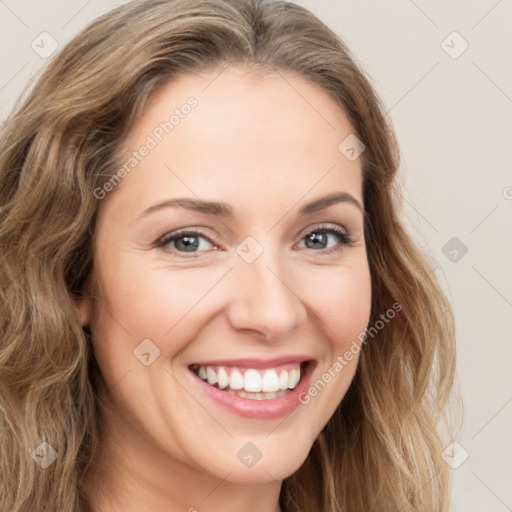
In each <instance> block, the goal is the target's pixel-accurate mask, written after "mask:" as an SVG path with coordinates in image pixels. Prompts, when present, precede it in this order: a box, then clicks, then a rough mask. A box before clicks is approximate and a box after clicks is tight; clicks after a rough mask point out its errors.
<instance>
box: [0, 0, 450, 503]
mask: <svg viewBox="0 0 512 512" xmlns="http://www.w3.org/2000/svg"><path fill="white" fill-rule="evenodd" d="M0 158H1V160H0V162H1V163H0V169H1V174H0V183H1V186H0V190H1V192H0V193H1V204H2V218H1V222H2V224H1V231H0V233H1V235H0V236H1V247H2V251H1V258H2V265H1V272H2V274H1V281H0V282H1V293H2V314H1V318H2V323H1V326H2V327H1V352H0V354H1V356H0V361H1V366H0V368H1V372H0V379H1V380H0V383H1V393H0V404H1V415H0V418H1V428H0V432H1V434H0V439H1V447H0V449H1V452H2V461H1V470H0V476H1V478H0V482H1V483H0V490H1V491H0V492H1V494H0V496H1V500H2V505H3V507H2V508H3V509H6V510H12V511H22V510H31V511H39V510H41V511H42V510H59V511H103V512H106V511H117V510H123V511H128V512H129V511H131V510H137V511H141V510H151V511H153V512H154V511H161V510H162V511H163V510H166V511H169V510H199V511H209V510H217V509H219V508H220V507H222V509H223V510H228V511H229V510H235V509H236V510H246V511H256V510H258V511H279V510H281V511H287V512H288V511H302V512H304V511H325V512H327V511H366V510H370V509H372V510H379V511H388V510H389V511H391V510H393V511H396V510H416V511H424V512H427V511H429V512H431V511H432V510H448V507H449V483H448V474H447V467H446V465H445V463H444V461H443V460H442V458H441V452H442V449H443V444H442V442H441V440H440V437H439V435H438V433H437V431H436V426H437V424H438V421H439V419H440V416H441V413H442V411H443V410H444V407H445V404H446V402H447V397H448V393H449V390H450V388H451V385H452V379H453V373H454V340H453V325H452V316H451V311H450V308H449V306H448V303H447V301H446V299H445V297H444V295H443V294H442V292H441V290H440V288H439V286H438V285H437V283H436V282H435V279H434V276H433V275H432V271H431V266H430V265H429V264H428V262H427V261H426V260H425V258H424V257H423V256H422V255H421V254H420V252H419V251H418V249H417V248H416V247H415V245H414V244H413V242H412V241H411V239H410V238H409V236H408V235H407V234H406V233H405V231H404V229H403V227H402V225H401V223H400V221H399V219H398V217H397V214H396V206H397V204H396V203H397V193H396V191H395V188H394V176H395V173H396V171H397V168H398V150H397V145H396V142H395V139H394V135H393V132H392V129H391V127H390V126H389V125H388V124H387V121H386V118H385V116H384V114H383V110H382V107H381V105H380V103H379V101H378V99H377V97H376V95H375V93H374V91H373V89H372V88H371V86H370V85H369V82H368V80H367V79H366V78H365V76H364V74H363V72H362V71H361V70H360V69H359V68H358V66H357V65H356V64H355V62H354V60H353V59H352V57H351V56H350V53H349V51H348V49H347V48H346V47H345V46H344V44H343V43H342V42H341V41H340V40H339V38H337V37H336V36H335V34H334V33H333V32H332V31H330V30H329V29H328V28H327V27H326V26H325V25H324V24H322V23H321V22H320V21H319V20H317V19H316V18H315V17H314V16H313V15H312V14H311V13H309V12H308V11H306V10H305V9H303V8H300V7H298V6H296V5H294V4H292V3H287V2H277V1H275V2H274V1H271V2H262V1H258V0H242V1H240V0H238V1H235V0H209V1H206V0H193V1H190V0H188V1H185V0H170V1H169V0H168V1H162V0H146V1H134V2H130V3H127V4H126V5H124V6H122V7H120V8H118V9H116V10H114V11H112V12H110V13H108V14H107V15H105V16H103V17H101V18H100V19H98V20H97V21H95V22H94V23H93V24H91V25H90V26H89V27H87V28H86V29H85V30H84V31H82V33H80V34H79V35H78V36H77V37H76V38H75V39H74V40H72V41H71V42H70V43H69V44H68V45H67V46H66V47H65V48H64V49H63V50H62V52H61V53H60V54H59V55H58V56H57V57H56V58H55V59H54V60H53V61H52V62H51V64H50V65H49V66H48V68H47V69H46V71H45V72H44V74H43V75H42V77H41V78H40V80H39V81H38V82H37V84H36V85H35V86H34V88H33V89H32V91H31V92H30V94H29V95H28V97H27V98H26V99H25V100H24V102H23V103H22V104H21V105H20V106H19V107H18V109H17V110H16V111H15V112H14V113H13V115H12V116H11V118H10V119H9V120H8V122H7V123H6V124H5V126H4V128H3V133H2V151H1V157H0ZM14 483H15V484H14Z"/></svg>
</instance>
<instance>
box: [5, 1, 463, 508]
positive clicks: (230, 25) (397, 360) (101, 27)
mask: <svg viewBox="0 0 512 512" xmlns="http://www.w3.org/2000/svg"><path fill="white" fill-rule="evenodd" d="M230 64H231V65H243V66H246V67H247V68H255V67H258V68H259V69H263V70H268V71H270V72H272V70H287V71H292V72H295V73H297V74H298V75H300V76H302V77H304V78H307V79H308V80H310V81H312V82H313V83H315V84H317V85H319V86H320V87H321V88H323V89H324V90H325V91H327V92H328V93H329V94H330V95H331V96H332V98H333V99H334V100H335V101H336V102H337V104H338V105H339V106H340V108H341V109H343V111H344V112H345V114H346V115H347V117H348V119H349V120H350V122H351V125H352V127H353V129H354V132H355V133H356V134H357V136H358V137H359V138H360V139H361V140H362V141H363V142H364V144H365V146H366V148H365V151H364V153H363V154H362V155H361V157H360V158H361V163H362V168H363V195H364V203H365V210H366V218H365V236H366V243H367V249H368V258H369V265H370V271H371V278H372V294H373V296H372V314H371V320H370V325H374V323H375V322H377V321H378V319H379V315H381V314H382V313H384V312H385V311H386V310H388V309H389V308H390V307H391V306H392V304H394V303H398V304H400V305H401V311H400V312H399V313H397V314H396V316H395V317H394V318H393V320H392V321H390V322H389V324H387V325H386V327H385V328H384V329H382V330H381V331H380V332H379V333H378V335H376V336H375V339H371V340H369V342H368V343H366V344H364V347H363V349H362V351H361V354H360V361H359V365H358V370H357V373H356V375H355V377H354V380H353V382H352V384H351V386H350V388H349V390H348V392H347V394H346V396H345V397H344V399H343V401H342V402H341V404H340V405H339V407H338V408H337V410H336V412H335V414H334V415H333V417H332V418H331V419H330V421H329V422H328V424H327V425H326V427H325V429H324V430H323V431H322V433H321V434H320V436H319V437H318V439H317V440H316V441H315V443H314V445H313V447H312V449H311V452H310V454H309V456H308V458H307V460H306V461H305V463H304V464H303V466H302V467H301V468H300V469H299V470H298V471H297V472H296V473H294V474H293V475H291V476H290V477H289V478H287V479H285V481H284V482H283V486H282V491H281V498H280V502H281V506H282V508H283V510H285V511H286V512H298V511H301V512H313V511H315V512H319V511H320V512H328V511H329V512H335V511H339V512H340V511H345V512H354V511H367V510H378V511H380V512H385V511H390V512H391V511H393V512H396V511H397V510H401V511H404V512H405V511H408V510H415V511H416V512H432V511H433V510H435V511H446V510H448V508H449V481H448V471H447V466H446V464H445V463H444V461H443V460H442V458H441V452H442V443H441V440H440V436H439V434H438V431H437V425H438V422H439V420H440V418H441V414H442V411H443V410H444V409H445V406H446V404H447V400H448V397H449V391H450V389H451V386H452V380H453V374H454V361H455V353H454V352H455V349H454V330H453V319H452V313H451V309H450V307H449V305H448V302H447V300H446V298H445V296H444V295H443V293H442V291H441V289H440V287H439V285H438V284H437V282H436V279H435V276H434V275H433V273H432V272H431V267H430V265H429V263H428V261H427V260H426V259H425V257H424V256H423V255H422V254H421V253H420V251H419V250H418V249H417V248H416V246H415V245H414V243H413V242H412V241H411V239H410V237H409V236H408V235H407V234H406V232H405V230H404V228H403V226H402V224H401V222H400V220H399V218H398V216H397V212H396V208H397V197H398V194H397V191H396V189H395V185H394V183H395V179H394V178H395V174H396V172H397V169H398V167H399V154H398V149H397V143H396V140H395V136H394V133H393V130H392V127H391V126H390V124H389V122H388V121H387V119H386V116H385V114H384V110H383V107H382V105H381V104H380V102H379V99H378V98H377V97H376V94H375V92H374V90H373V89H372V87H371V85H370V83H369V80H368V79H367V78H366V77H365V75H364V73H363V72H362V71H361V70H360V68H359V67H358V65H357V64H356V63H355V61H354V59H353V58H352V56H351V54H350V52H349V50H348V49H347V48H346V47H345V45H344V44H343V42H342V41H341V40H340V39H339V38H338V37H337V36H336V35H335V34H334V33H333V32H332V31H331V30H330V29H329V28H327V27H326V26H325V25H324V24H323V23H322V22H321V21H319V20H318V19H317V18H316V17H315V16H313V15H312V14H311V13H310V12H308V11H307V10H305V9H303V8H301V7H299V6H297V5H294V4H292V3H288V2H281V1H258V0H166V1H163V0H147V1H143V0H137V1H134V2H130V3H127V4H125V5H123V6H122V7H119V8H117V9H115V10H113V11H111V12H109V13H107V14H106V15H104V16H102V17H101V18H99V19H98V20H96V21H94V22H93V23H92V24H91V25H90V26H88V27H87V28H85V29H84V30H83V31H82V32H81V33H80V34H79V35H77V36H76V37H75V38H74V39H73V40H72V41H71V42H70V43H69V44H67V45H66V46H65V48H64V49H63V50H62V51H61V52H60V53H59V54H58V55H57V56H56V57H55V58H54V59H53V60H52V61H51V62H50V64H49V66H48V67H47V68H46V70H45V71H44V73H43V74H42V76H41V77H40V79H39V80H38V82H37V83H36V84H35V85H34V87H33V88H32V90H31V91H30V92H29V93H28V95H27V96H26V98H25V99H24V100H23V101H22V103H21V104H20V105H18V107H17V109H16V110H15V111H14V112H13V114H12V115H11V117H10V118H9V119H8V120H7V122H6V123H5V125H4V127H3V129H2V133H1V146H0V204H1V212H0V260H1V265H0V298H1V306H0V307H1V310H0V453H1V454H2V457H1V459H0V502H1V503H2V508H3V509H5V510H10V511H11V512H21V511H27V510H31V511H33V512H39V511H45V510H52V511H54V510H59V511H60V512H71V511H73V512H77V511H82V512H84V511H86V510H89V508H88V507H89V506H88V503H87V499H86V497H85V496H84V493H83V491H82V490H81V483H82V481H83V478H84V475H85V474H86V472H87V470H88V468H89V467H90V466H89V465H90V462H91V460H92V459H93V457H94V454H95V453H97V451H96V450H97V449H98V428H97V425H98V421H99V408H98V403H97V397H96V394H95V390H96V383H97V379H99V378H101V375H99V370H98V368H97V365H96V363H95V360H94V356H93V354H92V351H91V345H90V334H89V333H88V332H87V330H86V329H85V330H84V329H82V327H81V326H80V324H79V321H78V319H77V315H76V309H75V306H74V300H75V299H77V298H79V297H80V296H81V294H82V293H83V289H84V284H85V283H86V281H87V279H88V277H89V276H90V275H91V272H92V271H93V249H92V247H93V244H92V237H93V234H94V229H95V218H96V211H97V205H98V200H97V199H96V197H94V193H93V191H94V190H95V189H97V188H98V187H99V188H101V187H102V185H103V184H104V183H105V182H106V181H107V180H108V179H109V177H111V176H112V175H113V174H114V172H115V170H116V169H118V168H119V163H120V162H119V148H120V145H121V143H122V141H123V139H124V138H125V136H126V134H127V133H128V131H129V129H130V127H131V126H132V125H133V122H134V121H135V120H136V119H137V116H138V115H139V114H140V113H141V111H142V109H143V107H144V104H145V102H146V101H147V100H148V98H149V97H150V96H151V95H152V94H153V93H155V91H156V90H157V89H158V88H159V87H161V86H162V85H164V84H166V83H169V82H170V81H172V80H173V79H175V78H176V77H178V76H179V75H182V74H186V73H189V72H196V71H197V72H203V71H205V70H206V71H213V70H216V69H220V68H221V67H222V66H224V65H230ZM340 142H341V141H340ZM43 441H46V442H47V443H48V444H50V445H51V446H52V447H53V448H54V449H55V450H56V452H57V454H58V458H57V460H56V461H55V462H54V463H53V464H51V465H50V466H49V467H47V468H46V469H44V470H42V469H41V468H40V467H39V466H38V465H37V464H36V463H35V462H34V460H33V459H32V457H31V453H32V451H33V450H34V449H35V448H36V447H37V446H38V445H39V444H40V443H41V442H43Z"/></svg>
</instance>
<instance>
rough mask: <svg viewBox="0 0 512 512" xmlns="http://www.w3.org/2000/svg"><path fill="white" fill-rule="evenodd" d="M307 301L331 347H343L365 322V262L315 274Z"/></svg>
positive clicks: (367, 304)
mask: <svg viewBox="0 0 512 512" xmlns="http://www.w3.org/2000/svg"><path fill="white" fill-rule="evenodd" d="M314 282H315V290H316V293H315V294H314V295H312V296H311V297H312V298H311V300H310V304H311V305H312V307H314V309H315V313H316V315H317V316H318V317H319V318H320V320H321V321H322V323H323V324H324V326H325V332H326V333H327V337H328V338H329V341H330V344H331V348H332V349H334V350H335V351H336V352H338V353H339V351H344V350H345V349H346V346H347V345H350V343H351V342H352V340H354V339H357V337H358V336H359V335H360V333H361V332H362V331H364V330H365V329H366V327H367V325H368V321H369V318H370V310H371V279H370V271H369V268H368V267H367V265H364V264H361V265H358V266H353V267H350V268H340V269H337V270H336V271H333V272H326V273H324V274H322V275H320V274H319V275H317V276H316V278H315V280H314Z"/></svg>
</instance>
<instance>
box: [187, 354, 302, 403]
mask: <svg viewBox="0 0 512 512" xmlns="http://www.w3.org/2000/svg"><path fill="white" fill-rule="evenodd" d="M307 364H308V362H307V361H306V362H302V363H300V362H296V363H287V364H284V365H279V366H276V367H274V368H267V369H256V368H240V367H234V366H226V365H223V366H220V365H199V364H192V365H190V366H189V369H190V370H191V371H192V372H193V373H194V374H195V375H197V376H198V377H199V378H200V379H201V380H202V381H204V382H206V383H208V384H209V385H210V386H212V387H214V388H216V389H219V390H221V391H224V392H226V393H229V394H231V395H234V396H238V397H240V398H246V399H249V400H273V399H276V398H280V397H282V396H284V395H286V394H288V393H290V392H291V391H292V390H293V389H295V388H296V387H297V385H298V384H299V382H300V381H301V379H302V377H303V376H304V371H305V367H306V365H307Z"/></svg>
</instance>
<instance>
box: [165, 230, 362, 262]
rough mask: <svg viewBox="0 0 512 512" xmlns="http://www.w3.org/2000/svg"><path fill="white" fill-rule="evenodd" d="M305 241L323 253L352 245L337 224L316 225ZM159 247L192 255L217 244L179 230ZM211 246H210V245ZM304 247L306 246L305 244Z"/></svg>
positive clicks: (316, 250)
mask: <svg viewBox="0 0 512 512" xmlns="http://www.w3.org/2000/svg"><path fill="white" fill-rule="evenodd" d="M302 242H304V243H305V247H306V249H308V250H311V251H313V252H318V253H321V254H330V253H331V252H340V251H341V250H342V249H343V247H344V246H350V245H351V244H352V239H351V238H350V235H349V234H348V233H347V232H346V231H344V230H343V229H341V228H339V227H337V226H332V225H329V226H323V225H322V226H315V227H314V229H310V230H309V231H308V232H306V233H305V234H304V235H303V236H302V238H301V243H302ZM157 246H158V247H162V248H164V249H170V250H171V251H172V252H174V253H177V254H180V255H183V256H184V257H187V256H185V254H186V253H187V254H189V255H192V254H194V253H196V254H197V253H199V252H203V251H207V250H209V249H211V248H212V247H215V245H214V244H213V243H212V242H211V241H210V239H209V238H208V237H207V236H206V235H205V234H203V233H201V232H199V231H191V230H185V231H178V232H174V233H169V234H167V235H164V236H163V237H162V238H161V239H160V240H158V242H157ZM208 246H210V247H208ZM303 247H304V246H303Z"/></svg>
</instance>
